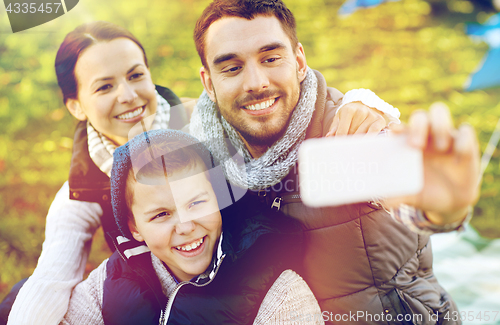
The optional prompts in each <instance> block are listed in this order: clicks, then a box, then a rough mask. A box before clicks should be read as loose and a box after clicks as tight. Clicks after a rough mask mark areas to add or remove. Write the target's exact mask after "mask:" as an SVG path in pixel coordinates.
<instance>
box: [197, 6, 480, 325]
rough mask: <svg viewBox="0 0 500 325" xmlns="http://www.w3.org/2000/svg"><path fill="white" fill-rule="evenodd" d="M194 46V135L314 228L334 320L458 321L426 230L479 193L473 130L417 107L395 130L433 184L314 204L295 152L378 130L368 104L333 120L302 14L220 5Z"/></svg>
mask: <svg viewBox="0 0 500 325" xmlns="http://www.w3.org/2000/svg"><path fill="white" fill-rule="evenodd" d="M194 39H195V43H196V47H197V50H198V53H199V55H200V58H201V61H202V64H203V67H202V68H201V69H200V76H201V81H202V83H203V86H204V88H205V91H206V93H205V94H202V96H201V97H200V100H199V101H198V103H197V107H196V108H195V111H194V112H193V116H192V118H191V127H190V130H191V132H192V133H193V135H195V136H196V137H198V138H199V139H202V140H208V139H210V140H211V141H209V146H210V148H209V149H210V150H211V151H212V152H213V154H214V156H215V157H216V159H218V160H219V161H220V162H221V164H222V165H223V166H224V171H225V173H226V177H227V178H228V179H229V180H230V181H231V182H232V183H235V184H238V185H242V186H245V187H248V188H250V189H251V190H253V191H251V192H250V195H252V192H253V194H255V195H256V197H259V199H262V200H267V202H268V204H269V205H270V206H272V207H276V208H278V209H281V210H282V211H284V213H285V214H286V215H288V216H290V217H293V218H297V219H299V220H301V221H302V223H303V225H304V227H305V228H306V229H307V230H308V231H307V233H306V238H307V239H306V257H305V260H304V268H305V270H304V274H303V275H304V277H305V279H306V281H307V282H308V283H309V285H310V286H311V289H312V290H313V292H314V293H315V295H316V297H317V298H318V300H319V302H320V306H321V307H322V310H323V317H324V319H325V320H327V321H336V322H342V321H343V322H345V323H357V324H359V323H364V324H372V323H378V322H381V321H382V322H387V323H398V324H401V323H402V324H405V323H408V324H412V323H417V322H418V323H422V324H434V323H456V322H454V321H453V319H454V318H452V317H450V316H451V315H453V314H454V312H455V313H456V306H455V304H454V303H453V301H452V300H451V298H450V297H449V295H448V294H447V293H446V292H445V291H444V290H443V289H442V288H441V287H440V285H439V284H438V283H437V280H436V278H435V277H434V275H433V273H432V252H431V248H430V243H429V237H428V234H430V233H434V232H441V231H450V230H454V229H457V228H459V227H460V226H461V225H462V223H463V222H464V220H465V219H466V216H468V214H469V213H468V211H469V210H470V206H471V205H472V204H473V203H474V202H475V200H476V198H477V193H478V189H477V178H478V148H477V141H476V137H475V133H474V131H473V130H472V129H471V128H470V127H468V126H463V127H461V128H460V129H459V130H455V129H454V128H453V126H452V122H451V117H450V114H449V112H448V111H447V109H446V108H443V107H442V106H439V105H438V106H436V107H433V108H432V109H431V111H430V112H429V113H427V112H423V111H419V112H415V113H414V114H413V115H412V117H411V118H410V122H409V126H408V127H406V128H405V127H399V128H395V132H399V133H401V132H406V133H408V139H409V142H410V144H411V145H413V146H415V147H417V148H420V149H422V150H424V182H425V184H424V188H423V190H422V191H421V192H420V193H419V194H417V195H414V196H408V197H404V198H397V199H391V200H387V201H386V202H384V203H383V205H381V204H379V203H361V204H352V205H344V206H339V207H331V208H322V209H314V208H309V207H306V206H304V205H303V204H302V203H301V202H300V196H299V195H298V193H297V192H295V191H294V189H297V188H298V186H296V185H297V184H298V179H297V173H296V168H295V167H296V163H297V156H296V153H297V150H298V147H299V146H300V143H301V142H302V141H303V140H304V138H310V137H320V136H325V135H340V134H354V133H366V132H373V131H374V129H376V127H375V126H374V127H373V128H372V125H373V123H370V122H369V121H367V119H366V118H363V116H364V115H363V114H352V113H350V112H352V111H355V110H356V106H353V105H358V103H354V104H352V105H351V108H347V109H346V108H345V107H344V108H341V109H340V110H339V111H338V112H337V114H336V116H335V118H334V119H333V123H329V122H330V121H332V115H333V114H335V110H334V109H332V108H333V107H331V106H329V104H328V101H329V99H331V100H333V101H334V102H335V103H336V104H340V103H342V102H344V103H345V100H344V101H341V100H340V99H341V94H338V93H335V92H334V91H333V92H332V91H330V92H328V93H327V91H326V84H325V82H324V79H323V78H322V76H321V74H319V73H317V72H313V71H312V70H310V69H308V67H307V64H306V57H305V54H304V49H303V47H302V45H301V44H300V43H299V42H298V40H297V36H296V33H295V21H294V18H293V15H292V13H291V12H290V11H289V10H288V9H287V8H286V6H285V5H284V4H283V3H282V2H281V1H280V0H273V1H270V0H257V1H250V0H215V1H214V2H212V3H211V4H210V5H209V6H208V7H207V8H206V9H205V11H204V12H203V14H202V16H201V17H200V18H199V20H198V22H197V25H196V28H195V31H194ZM365 95H366V96H365ZM346 97H347V96H346ZM350 97H352V96H350ZM354 97H355V96H354ZM367 97H370V95H367V94H366V93H365V92H361V97H358V98H360V99H362V100H363V103H365V99H366V98H367ZM351 101H353V102H356V100H351ZM367 101H368V106H371V107H373V108H378V107H375V106H372V105H370V100H369V99H368V100H367ZM365 104H366V103H365ZM334 108H338V105H336V106H335V107H334ZM224 136H228V137H229V138H230V140H231V143H232V144H233V145H235V146H236V149H238V150H241V151H242V152H243V155H244V156H245V159H246V161H247V164H246V165H239V164H238V163H236V162H235V161H232V160H231V159H230V157H231V156H230V154H229V153H230V150H231V149H230V148H228V147H227V145H226V142H224V140H223V137H224ZM290 184H294V185H293V186H290ZM284 185H287V186H284ZM290 189H292V190H290ZM256 199H257V198H256ZM402 204H403V205H402ZM408 205H411V206H413V207H410V206H408ZM389 208H394V209H392V210H390V211H388V209H389ZM423 211H425V212H423ZM396 220H397V221H396ZM398 221H399V222H398ZM402 223H403V224H407V225H408V226H410V227H411V228H412V229H413V230H415V231H419V232H420V233H422V234H423V235H417V234H415V233H413V232H411V231H410V230H409V229H408V228H407V227H405V226H403V225H402Z"/></svg>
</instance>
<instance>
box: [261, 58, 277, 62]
mask: <svg viewBox="0 0 500 325" xmlns="http://www.w3.org/2000/svg"><path fill="white" fill-rule="evenodd" d="M278 60H279V58H269V59H266V60H265V61H264V62H268V63H272V62H275V61H278Z"/></svg>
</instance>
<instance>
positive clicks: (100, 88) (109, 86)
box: [96, 84, 112, 92]
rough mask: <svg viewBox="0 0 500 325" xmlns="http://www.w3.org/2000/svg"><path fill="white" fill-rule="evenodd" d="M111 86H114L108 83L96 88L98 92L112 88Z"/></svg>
mask: <svg viewBox="0 0 500 325" xmlns="http://www.w3.org/2000/svg"><path fill="white" fill-rule="evenodd" d="M111 87H112V86H111V85H110V84H106V85H104V86H101V87H99V88H98V89H97V90H96V92H99V91H106V90H109V89H111Z"/></svg>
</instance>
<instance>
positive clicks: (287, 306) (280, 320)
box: [254, 270, 324, 325]
mask: <svg viewBox="0 0 500 325" xmlns="http://www.w3.org/2000/svg"><path fill="white" fill-rule="evenodd" d="M261 324H262V325H263V324H267V325H269V324H271V325H272V324H324V320H323V317H322V314H321V309H320V307H319V304H318V301H317V300H316V298H315V297H314V294H313V293H312V291H311V289H310V288H309V286H308V285H307V283H306V282H305V281H304V279H302V278H301V277H300V275H298V274H297V273H295V272H294V271H292V270H286V271H284V272H283V273H281V275H280V276H279V278H278V279H277V280H276V281H275V282H274V284H273V285H272V286H271V288H270V289H269V291H268V292H267V294H266V296H265V297H264V300H263V301H262V304H261V305H260V308H259V312H258V313H257V317H256V318H255V321H254V325H261Z"/></svg>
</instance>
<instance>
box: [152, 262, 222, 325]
mask: <svg viewBox="0 0 500 325" xmlns="http://www.w3.org/2000/svg"><path fill="white" fill-rule="evenodd" d="M224 257H226V255H225V254H224V255H222V256H221V257H220V261H219V264H218V265H217V267H216V268H215V271H214V275H213V277H212V278H211V279H210V280H209V281H208V282H207V283H204V284H197V283H194V282H190V281H182V282H181V283H179V284H178V285H177V286H176V287H175V289H174V291H173V292H172V294H171V295H170V298H169V299H168V302H167V306H166V307H165V310H162V311H161V313H160V323H159V324H160V325H166V324H167V321H168V318H169V317H170V311H171V309H172V305H173V304H174V300H175V296H176V295H177V293H178V292H179V290H180V289H181V288H182V287H183V286H185V285H187V284H191V285H194V286H195V287H205V286H207V285H209V284H210V283H211V282H212V281H213V280H214V279H215V276H216V275H217V272H219V268H220V266H221V264H222V261H223V260H224Z"/></svg>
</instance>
